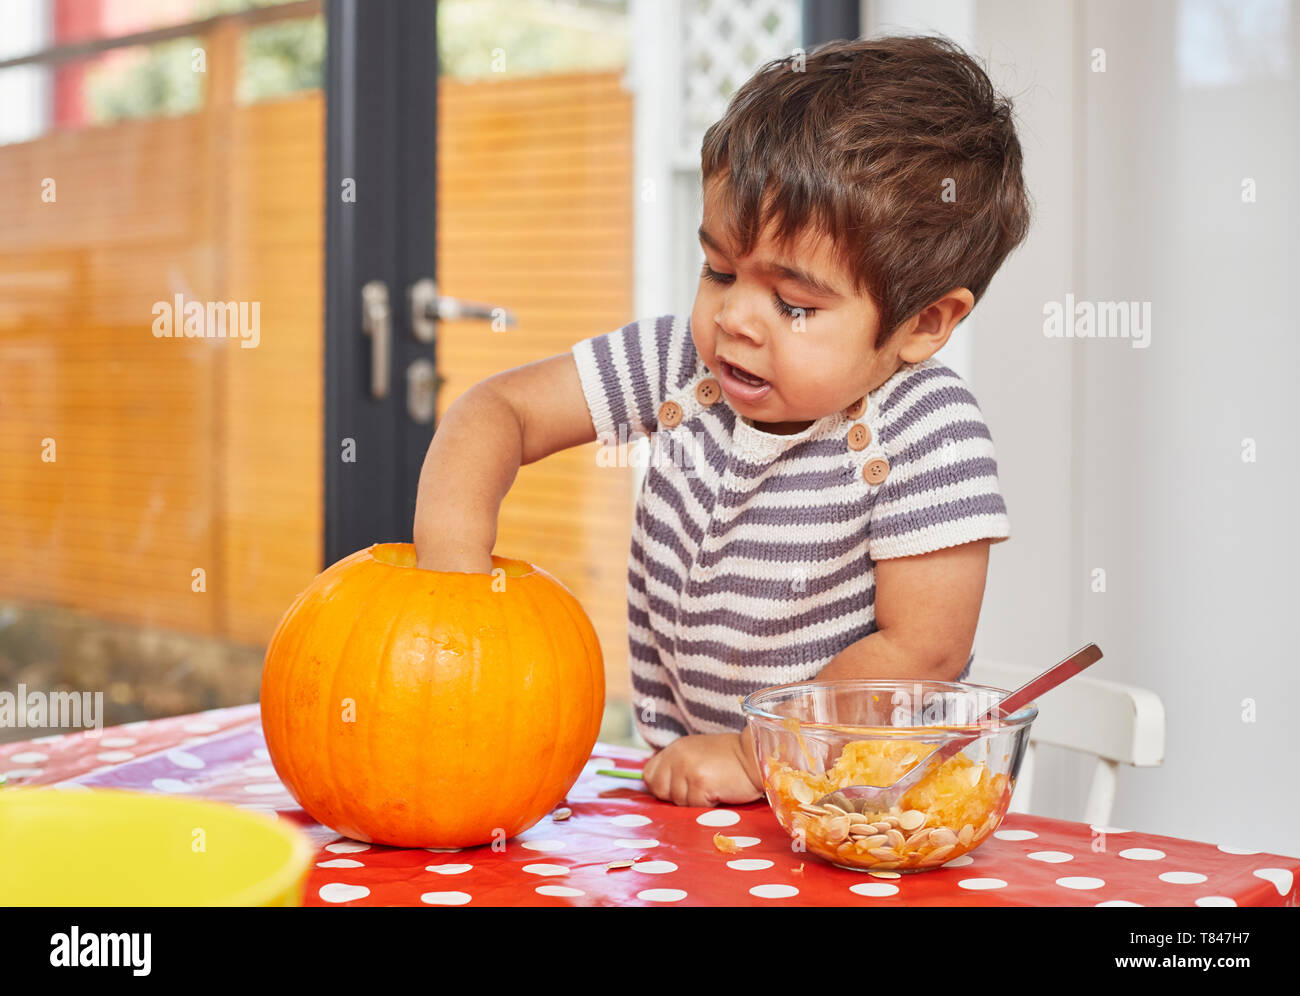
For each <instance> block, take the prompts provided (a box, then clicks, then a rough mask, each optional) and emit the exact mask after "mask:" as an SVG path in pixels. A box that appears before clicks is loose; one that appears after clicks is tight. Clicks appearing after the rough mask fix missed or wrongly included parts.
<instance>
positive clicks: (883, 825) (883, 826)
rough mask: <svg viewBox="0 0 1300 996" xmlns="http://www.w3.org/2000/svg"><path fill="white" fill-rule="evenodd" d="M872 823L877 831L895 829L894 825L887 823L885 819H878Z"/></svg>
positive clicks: (883, 831)
mask: <svg viewBox="0 0 1300 996" xmlns="http://www.w3.org/2000/svg"><path fill="white" fill-rule="evenodd" d="M871 825H872V826H873V827H875V830H876V833H885V832H886V831H888V830H892V829H894V825H893V824H892V823H887V822H886V821H885V820H877V821H876V822H875V823H873V824H871Z"/></svg>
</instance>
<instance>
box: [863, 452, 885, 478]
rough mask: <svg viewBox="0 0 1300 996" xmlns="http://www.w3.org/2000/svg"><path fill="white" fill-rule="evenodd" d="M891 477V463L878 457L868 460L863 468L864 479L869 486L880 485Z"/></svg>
mask: <svg viewBox="0 0 1300 996" xmlns="http://www.w3.org/2000/svg"><path fill="white" fill-rule="evenodd" d="M888 476H889V461H888V460H882V459H880V457H876V458H875V459H874V460H868V461H867V462H866V464H864V465H863V467H862V477H863V478H864V479H865V480H866V482H867V483H868V484H879V483H880V482H881V481H883V480H884V479H885V478H886V477H888Z"/></svg>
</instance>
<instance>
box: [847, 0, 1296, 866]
mask: <svg viewBox="0 0 1300 996" xmlns="http://www.w3.org/2000/svg"><path fill="white" fill-rule="evenodd" d="M954 6H963V5H960V4H958V5H954V4H951V3H925V4H917V5H914V4H906V5H899V4H896V3H890V4H880V3H867V4H865V7H866V9H867V12H868V14H869V15H870V17H871V20H867V21H864V27H865V28H866V29H867V30H868V31H873V30H880V29H881V28H886V27H889V26H892V27H894V28H911V27H912V26H913V25H914V24H915V22H914V21H912V20H910V19H909V16H908V13H907V10H908V9H912V8H915V9H916V10H918V11H924V12H929V11H931V9H932V8H953V7H954ZM971 6H973V8H974V11H975V21H974V29H973V31H972V32H971V37H972V38H973V39H974V49H973V50H974V52H975V54H977V55H979V56H981V57H982V58H984V59H986V60H988V61H989V63H990V72H991V75H992V76H993V80H994V83H995V85H997V86H998V87H999V89H1002V90H1003V91H1005V92H1009V93H1010V94H1011V95H1012V96H1013V97H1014V98H1015V99H1016V107H1017V113H1018V119H1019V127H1020V138H1021V142H1022V145H1023V146H1024V150H1025V155H1026V174H1027V178H1028V182H1029V186H1030V189H1031V192H1032V195H1033V197H1034V201H1035V214H1036V217H1035V222H1034V227H1033V231H1032V233H1031V235H1030V238H1029V240H1028V242H1027V243H1026V244H1025V246H1023V247H1022V248H1021V249H1020V250H1019V251H1018V252H1017V253H1016V254H1014V255H1013V256H1012V258H1011V259H1010V260H1009V261H1008V262H1007V263H1006V264H1005V265H1004V267H1003V269H1002V271H1001V272H1000V273H999V275H998V277H997V278H996V279H995V281H994V283H993V285H992V287H991V289H990V291H989V293H988V295H987V297H986V298H985V300H984V301H983V302H981V304H980V305H979V307H978V308H977V310H976V312H975V316H978V319H979V323H978V327H977V330H976V333H975V334H974V335H972V336H970V337H969V338H970V345H971V349H972V351H973V357H972V360H973V372H972V382H973V386H974V389H975V392H976V395H977V397H978V398H979V401H980V404H981V407H982V408H983V409H984V412H985V415H986V417H987V419H988V422H989V425H990V428H991V431H992V433H993V438H994V442H995V445H996V447H997V452H998V465H999V472H1000V477H1001V481H1002V484H1003V488H1004V492H1005V495H1006V500H1007V505H1008V511H1009V513H1010V517H1011V524H1012V538H1011V540H1010V541H1009V542H1007V543H1004V544H1000V545H999V546H997V547H995V548H994V552H993V555H992V565H991V571H990V579H989V585H988V589H987V591H986V594H985V602H984V610H983V614H982V618H981V622H980V628H979V632H978V634H977V637H976V652H977V653H978V654H980V655H987V656H990V657H997V658H1000V659H1003V660H1009V661H1015V662H1017V663H1025V664H1032V665H1041V666H1043V667H1046V666H1047V665H1049V664H1051V663H1053V662H1055V661H1056V660H1058V659H1060V658H1061V657H1063V656H1065V654H1066V653H1068V652H1070V651H1072V650H1074V649H1076V648H1077V647H1078V646H1080V645H1082V644H1083V643H1086V642H1088V641H1095V642H1096V643H1097V644H1098V645H1099V646H1100V647H1101V648H1102V650H1103V652H1104V653H1105V655H1106V656H1105V658H1104V659H1103V660H1102V661H1101V662H1100V663H1098V664H1097V665H1095V666H1094V667H1093V668H1092V669H1091V672H1090V673H1093V674H1096V675H1097V676H1098V677H1104V678H1111V679H1113V680H1117V681H1124V682H1128V683H1132V684H1137V685H1142V686H1145V687H1147V688H1150V689H1153V690H1154V691H1156V692H1157V693H1158V694H1159V695H1160V696H1161V698H1162V699H1163V700H1164V703H1165V707H1166V709H1167V714H1168V740H1167V747H1166V752H1165V763H1164V765H1163V766H1161V767H1159V768H1148V769H1125V770H1124V771H1122V773H1121V778H1120V782H1119V791H1118V795H1117V798H1116V804H1115V809H1114V812H1113V814H1112V818H1111V821H1110V822H1111V823H1112V824H1113V825H1115V826H1120V827H1127V828H1132V829H1141V830H1146V831H1150V832H1155V833H1163V834H1169V835H1176V836H1183V837H1190V838H1193V839H1198V840H1204V841H1210V842H1213V843H1224V844H1231V845H1237V846H1241V847H1252V848H1258V849H1261V850H1265V851H1271V852H1277V853H1284V854H1292V855H1300V831H1298V830H1297V829H1296V828H1297V826H1300V793H1297V792H1296V791H1295V787H1296V785H1297V784H1298V783H1300V778H1297V775H1296V773H1295V765H1296V764H1297V762H1300V727H1298V726H1297V724H1296V723H1294V722H1292V721H1291V718H1290V717H1289V716H1288V715H1287V713H1286V710H1287V708H1288V707H1289V706H1290V705H1291V704H1292V703H1293V702H1297V703H1300V694H1298V693H1300V674H1298V672H1297V669H1298V668H1300V660H1297V654H1296V653H1295V652H1294V651H1292V650H1291V649H1290V648H1289V646H1287V643H1286V641H1285V639H1284V638H1285V636H1286V635H1287V634H1286V632H1285V630H1284V624H1285V622H1286V621H1287V620H1288V619H1289V617H1290V612H1291V611H1294V610H1293V609H1292V607H1291V602H1292V600H1293V599H1294V598H1296V596H1297V595H1298V594H1300V585H1298V584H1297V583H1296V581H1295V580H1294V579H1293V576H1292V574H1291V571H1292V566H1291V564H1290V562H1289V561H1290V558H1291V557H1293V556H1294V555H1295V554H1296V553H1297V552H1300V542H1298V540H1300V536H1297V533H1298V532H1300V529H1298V528H1297V525H1296V520H1295V519H1294V517H1290V516H1287V515H1285V514H1284V510H1285V508H1287V507H1293V506H1295V504H1296V500H1295V497H1294V496H1295V495H1296V493H1297V490H1298V489H1300V461H1298V460H1297V456H1300V444H1297V441H1296V439H1295V438H1294V436H1293V434H1292V432H1291V422H1292V421H1293V419H1294V416H1291V417H1288V416H1289V412H1288V411H1286V410H1285V409H1284V406H1285V405H1287V404H1288V402H1289V399H1290V398H1291V397H1292V396H1293V394H1294V388H1292V387H1291V385H1290V384H1289V383H1288V381H1289V380H1290V378H1292V377H1293V376H1294V375H1295V372H1296V371H1297V369H1298V368H1300V364H1298V363H1297V360H1300V347H1298V346H1297V338H1296V336H1297V333H1298V332H1300V328H1298V325H1300V322H1297V320H1296V317H1295V313H1294V311H1293V310H1292V308H1291V307H1289V305H1290V304H1291V300H1290V297H1289V292H1290V287H1291V282H1292V281H1293V280H1294V277H1295V274H1296V273H1297V271H1298V270H1300V265H1298V264H1300V234H1297V231H1296V228H1295V222H1296V220H1297V218H1298V217H1300V212H1298V211H1297V208H1298V207H1300V205H1298V204H1297V196H1296V192H1295V185H1294V179H1293V177H1294V174H1295V166H1294V163H1295V162H1296V161H1297V152H1300V149H1297V145H1298V144H1300V115H1297V107H1298V106H1300V101H1298V100H1297V97H1300V93H1297V89H1298V88H1300V23H1297V22H1298V20H1300V9H1298V7H1297V5H1296V4H1294V3H1291V4H1287V3H1283V2H1281V0H1263V2H1259V3H1247V2H1242V3H1239V4H1234V5H1216V4H1213V3H1209V2H1207V0H1181V2H1179V0H1151V2H1147V3H1142V4H1133V3H1125V2H1123V0H1087V2H1086V3H1084V2H1073V3H1072V2H1061V3H1028V2H1024V0H972V2H971ZM1220 7H1222V8H1224V9H1225V10H1228V11H1235V12H1236V14H1235V17H1234V16H1233V15H1232V13H1228V14H1218V15H1215V13H1214V12H1215V11H1216V10H1218V9H1219V8H1220ZM886 8H888V13H889V14H890V15H891V16H890V18H889V21H888V24H887V25H885V24H882V22H881V20H880V18H879V15H880V14H881V13H883V12H885V10H886ZM949 12H951V11H949ZM917 16H920V15H917ZM1216 16H1217V19H1216ZM957 23H961V22H960V21H958V22H957ZM932 26H934V27H937V28H938V29H939V30H943V28H942V26H941V25H938V24H934V25H932ZM1097 48H1101V49H1104V50H1105V58H1106V68H1105V71H1104V72H1094V71H1093V69H1092V64H1091V60H1092V58H1093V56H1092V52H1093V50H1094V49H1097ZM1247 177H1250V178H1253V179H1254V181H1255V183H1256V185H1257V189H1258V194H1257V197H1258V200H1257V202H1256V203H1253V204H1247V203H1242V196H1241V190H1242V181H1243V179H1244V178H1247ZM1067 292H1069V293H1072V294H1074V296H1075V298H1076V299H1078V300H1084V299H1087V300H1092V301H1137V302H1149V303H1150V306H1151V333H1150V344H1149V346H1148V347H1147V348H1145V349H1137V348H1133V344H1132V340H1125V339H1114V338H1112V339H1092V340H1088V339H1049V338H1046V337H1045V336H1044V334H1043V320H1044V319H1043V307H1044V304H1045V303H1046V302H1049V301H1063V300H1064V296H1065V294H1066V293H1067ZM1247 437H1250V438H1253V439H1254V440H1255V441H1256V446H1257V460H1256V462H1254V463H1248V462H1243V460H1242V451H1243V440H1244V439H1246V438H1247ZM1097 568H1101V569H1104V571H1105V572H1106V573H1105V581H1106V590H1105V591H1104V592H1095V591H1093V583H1092V582H1093V574H1092V572H1093V571H1094V570H1095V569H1097ZM1247 700H1250V701H1253V703H1254V709H1255V713H1256V714H1255V720H1254V721H1253V722H1248V721H1244V720H1243V711H1244V710H1245V709H1246V708H1248V707H1249V703H1248V702H1247ZM1088 770H1089V768H1088V765H1087V764H1086V763H1084V762H1083V759H1081V758H1077V757H1074V756H1071V755H1069V754H1068V753H1067V752H1064V751H1052V750H1046V749H1045V750H1042V751H1040V754H1039V757H1038V760H1037V766H1036V772H1035V788H1034V795H1035V798H1034V810H1035V811H1036V812H1039V813H1042V814H1044V815H1051V816H1060V817H1065V818H1071V819H1077V818H1078V817H1079V815H1080V811H1081V807H1082V803H1083V799H1084V797H1085V794H1086V791H1087V775H1088Z"/></svg>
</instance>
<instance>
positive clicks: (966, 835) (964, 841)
mask: <svg viewBox="0 0 1300 996" xmlns="http://www.w3.org/2000/svg"><path fill="white" fill-rule="evenodd" d="M974 836H975V828H974V827H973V826H971V825H970V824H969V823H967V824H966V825H965V826H964V827H962V828H961V831H960V832H959V833H958V834H957V840H958V841H960V842H961V846H962V847H966V846H967V845H969V844H970V842H971V838H972V837H974Z"/></svg>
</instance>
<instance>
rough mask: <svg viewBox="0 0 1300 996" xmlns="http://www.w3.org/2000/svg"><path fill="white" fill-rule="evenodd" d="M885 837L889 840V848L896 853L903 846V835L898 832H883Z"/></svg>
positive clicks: (890, 830) (891, 830) (892, 830)
mask: <svg viewBox="0 0 1300 996" xmlns="http://www.w3.org/2000/svg"><path fill="white" fill-rule="evenodd" d="M885 837H886V838H888V840H889V846H890V847H892V848H893V849H894V850H895V851H897V850H898V849H899V848H900V847H902V846H903V834H902V831H900V830H895V829H892V828H891V829H889V830H886V831H885Z"/></svg>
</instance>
